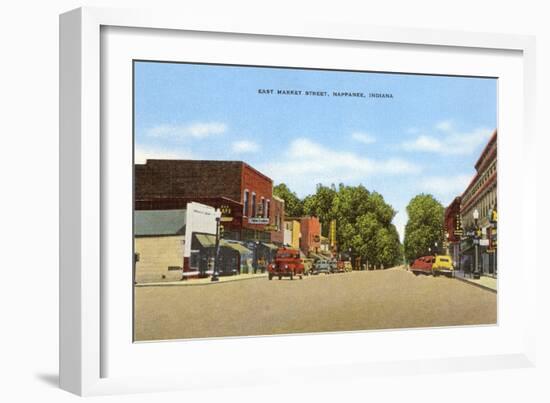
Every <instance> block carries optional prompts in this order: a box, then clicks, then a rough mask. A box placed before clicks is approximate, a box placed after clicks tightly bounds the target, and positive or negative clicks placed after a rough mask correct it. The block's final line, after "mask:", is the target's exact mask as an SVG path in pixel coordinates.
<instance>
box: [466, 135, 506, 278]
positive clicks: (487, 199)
mask: <svg viewBox="0 0 550 403" xmlns="http://www.w3.org/2000/svg"><path fill="white" fill-rule="evenodd" d="M475 169H476V174H475V176H474V178H473V179H472V181H471V182H470V184H469V185H468V187H467V188H466V190H465V191H464V193H462V196H461V205H460V214H461V219H462V227H463V229H464V236H463V240H462V243H461V251H462V262H461V263H462V264H463V265H464V267H463V268H464V269H465V270H466V271H468V270H471V271H474V272H475V271H480V272H481V273H482V274H484V275H489V276H496V275H497V253H496V230H497V228H496V220H494V219H493V217H494V216H496V211H497V131H496V130H495V131H494V132H493V135H492V136H491V138H490V140H489V142H488V143H487V145H486V146H485V148H484V149H483V151H482V153H481V155H480V157H479V159H478V160H477V162H476V164H475ZM476 214H477V217H478V218H477V219H476V218H475V216H476ZM476 262H477V264H478V267H477V268H476V267H475V264H476Z"/></svg>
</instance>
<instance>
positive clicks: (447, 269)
mask: <svg viewBox="0 0 550 403" xmlns="http://www.w3.org/2000/svg"><path fill="white" fill-rule="evenodd" d="M432 274H433V275H434V276H437V275H439V274H444V275H446V276H449V277H452V276H453V260H452V259H451V257H450V256H448V255H436V256H435V259H434V262H433V264H432Z"/></svg>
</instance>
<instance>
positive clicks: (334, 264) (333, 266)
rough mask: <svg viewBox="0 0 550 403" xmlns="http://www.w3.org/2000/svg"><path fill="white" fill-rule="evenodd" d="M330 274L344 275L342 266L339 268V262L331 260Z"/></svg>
mask: <svg viewBox="0 0 550 403" xmlns="http://www.w3.org/2000/svg"><path fill="white" fill-rule="evenodd" d="M329 265H330V272H331V273H343V272H344V268H343V267H342V266H338V262H337V261H336V260H330V261H329Z"/></svg>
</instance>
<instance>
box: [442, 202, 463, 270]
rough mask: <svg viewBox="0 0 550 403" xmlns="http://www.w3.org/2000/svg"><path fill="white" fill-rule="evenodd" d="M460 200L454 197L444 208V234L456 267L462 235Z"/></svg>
mask: <svg viewBox="0 0 550 403" xmlns="http://www.w3.org/2000/svg"><path fill="white" fill-rule="evenodd" d="M460 201H461V199H460V197H455V198H454V200H453V201H452V202H451V204H449V206H448V207H447V208H446V209H445V234H446V243H447V248H448V254H449V255H451V257H452V259H453V263H454V264H455V267H456V268H458V264H459V261H460V238H461V236H462V220H461V217H460Z"/></svg>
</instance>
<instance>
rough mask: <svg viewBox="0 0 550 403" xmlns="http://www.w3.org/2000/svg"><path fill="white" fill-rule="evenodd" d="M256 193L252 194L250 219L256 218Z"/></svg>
mask: <svg viewBox="0 0 550 403" xmlns="http://www.w3.org/2000/svg"><path fill="white" fill-rule="evenodd" d="M256 207H257V206H256V193H254V192H252V217H256Z"/></svg>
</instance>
